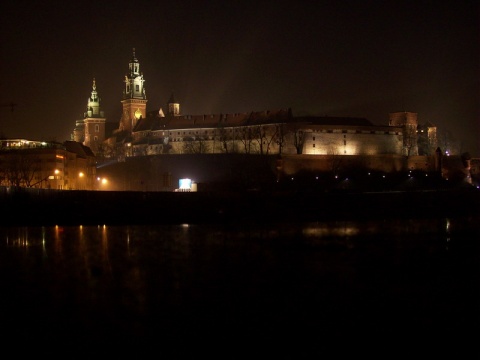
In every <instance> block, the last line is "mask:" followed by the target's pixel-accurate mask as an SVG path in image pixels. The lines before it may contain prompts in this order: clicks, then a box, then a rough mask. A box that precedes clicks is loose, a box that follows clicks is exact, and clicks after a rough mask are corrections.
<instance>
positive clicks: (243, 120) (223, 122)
mask: <svg viewBox="0 0 480 360" xmlns="http://www.w3.org/2000/svg"><path fill="white" fill-rule="evenodd" d="M290 114H291V112H290V110H289V109H281V110H276V111H256V112H250V113H235V114H209V115H179V116H166V117H160V116H159V115H158V112H149V113H147V116H146V117H145V118H142V119H140V120H139V121H138V122H137V124H136V126H135V128H134V129H133V131H134V132H138V131H149V130H150V131H151V130H161V129H165V130H176V129H194V128H198V129H201V128H217V127H234V126H249V125H251V126H253V125H264V124H274V123H281V122H288V121H289V118H290Z"/></svg>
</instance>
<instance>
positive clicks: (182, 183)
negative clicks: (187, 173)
mask: <svg viewBox="0 0 480 360" xmlns="http://www.w3.org/2000/svg"><path fill="white" fill-rule="evenodd" d="M178 187H179V189H180V190H190V189H191V188H192V180H191V179H180V180H178Z"/></svg>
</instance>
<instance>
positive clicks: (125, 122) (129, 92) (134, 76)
mask: <svg viewBox="0 0 480 360" xmlns="http://www.w3.org/2000/svg"><path fill="white" fill-rule="evenodd" d="M144 82H145V80H144V79H143V74H142V73H141V72H140V63H139V62H138V60H137V58H136V57H135V48H134V49H133V56H132V59H131V60H130V63H129V64H128V73H127V75H125V80H124V83H125V88H124V89H123V100H122V106H123V112H122V118H121V120H120V127H119V130H123V131H127V132H128V133H131V132H132V130H133V129H134V128H135V125H136V124H137V122H138V120H139V119H140V118H145V114H146V107H147V96H146V95H145V86H144Z"/></svg>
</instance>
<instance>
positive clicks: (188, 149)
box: [183, 136, 210, 154]
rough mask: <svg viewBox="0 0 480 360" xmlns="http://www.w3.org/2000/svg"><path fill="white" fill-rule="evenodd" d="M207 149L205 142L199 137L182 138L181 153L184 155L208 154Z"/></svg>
mask: <svg viewBox="0 0 480 360" xmlns="http://www.w3.org/2000/svg"><path fill="white" fill-rule="evenodd" d="M209 149H210V147H209V146H208V144H207V141H206V140H205V139H204V138H203V137H201V136H197V137H185V138H183V152H184V153H185V154H205V153H208V151H209Z"/></svg>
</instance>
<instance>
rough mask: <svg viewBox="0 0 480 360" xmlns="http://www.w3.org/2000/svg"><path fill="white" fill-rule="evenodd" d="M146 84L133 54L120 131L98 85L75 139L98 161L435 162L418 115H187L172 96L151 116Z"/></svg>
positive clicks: (431, 131)
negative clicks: (381, 158)
mask: <svg viewBox="0 0 480 360" xmlns="http://www.w3.org/2000/svg"><path fill="white" fill-rule="evenodd" d="M144 82H145V79H144V77H143V73H142V72H141V71H140V62H139V61H138V59H137V58H136V55H135V49H133V56H132V58H131V60H130V62H129V64H128V72H127V74H126V75H125V78H124V89H123V99H122V100H121V103H122V108H123V111H122V116H121V119H120V121H119V123H118V126H116V127H115V128H114V129H108V124H109V123H108V122H106V118H105V115H104V112H103V110H102V108H101V99H100V97H99V96H98V93H97V89H96V83H95V79H94V80H93V86H92V92H91V96H90V97H89V98H88V102H87V109H86V111H85V113H84V118H83V119H81V120H78V121H77V122H76V127H75V129H74V131H73V134H72V140H74V141H77V142H81V143H82V144H83V145H85V146H88V147H90V148H91V149H92V151H93V152H94V153H95V155H96V156H97V158H99V159H113V160H118V161H124V160H125V158H128V157H137V156H146V155H160V154H225V153H232V154H233V153H235V154H252V155H253V154H259V155H274V154H277V155H281V156H283V155H285V156H289V155H323V156H333V155H335V156H337V155H338V156H340V155H343V156H352V155H357V156H366V155H369V156H375V155H397V156H407V157H411V156H419V155H420V156H433V155H434V154H435V150H436V149H437V139H436V127H435V126H434V125H432V124H430V123H427V124H423V125H421V124H419V122H418V117H417V113H413V112H395V113H390V114H389V123H388V125H384V126H377V125H374V124H372V123H371V122H370V121H368V120H367V119H365V118H356V117H330V116H295V115H294V114H293V111H292V110H291V109H280V110H267V111H256V112H248V113H234V114H207V115H205V114H202V115H184V114H182V113H181V111H180V103H179V102H177V101H176V99H175V97H174V95H173V94H172V96H171V97H170V99H169V101H168V102H167V104H166V111H164V110H163V109H162V108H160V109H156V110H153V111H147V101H148V100H147V96H146V92H145V86H144Z"/></svg>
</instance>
